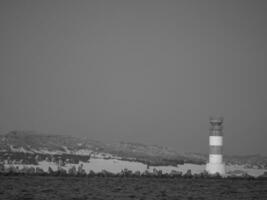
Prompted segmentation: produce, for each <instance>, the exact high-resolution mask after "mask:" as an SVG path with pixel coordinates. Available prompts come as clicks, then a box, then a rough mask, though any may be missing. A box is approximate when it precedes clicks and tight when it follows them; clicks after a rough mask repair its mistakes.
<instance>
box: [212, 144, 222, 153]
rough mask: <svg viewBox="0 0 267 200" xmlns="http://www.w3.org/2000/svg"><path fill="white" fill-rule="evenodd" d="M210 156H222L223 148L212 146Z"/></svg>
mask: <svg viewBox="0 0 267 200" xmlns="http://www.w3.org/2000/svg"><path fill="white" fill-rule="evenodd" d="M210 154H222V146H210Z"/></svg>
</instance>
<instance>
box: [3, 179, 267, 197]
mask: <svg viewBox="0 0 267 200" xmlns="http://www.w3.org/2000/svg"><path fill="white" fill-rule="evenodd" d="M0 199H1V200H5V199H8V200H15V199H17V200H21V199H28V200H30V199H38V200H43V199H49V200H50V199H51V200H52V199H55V200H59V199H64V200H70V199H76V200H78V199H79V200H85V199H88V200H89V199H98V200H108V199H117V200H120V199H123V200H128V199H140V200H141V199H143V200H145V199H147V200H151V199H155V200H156V199H157V200H158V199H166V200H178V199H191V200H192V199H203V200H204V199H205V200H206V199H207V200H209V199H210V200H214V199H223V200H227V199H231V200H237V199H242V200H243V199H249V200H251V199H262V200H266V199H267V180H231V179H184V178H179V179H170V178H126V177H123V178H119V177H113V178H111V177H110V178H106V177H105V178H104V177H93V178H91V177H90V178H87V177H35V176H14V177H8V176H1V177H0Z"/></svg>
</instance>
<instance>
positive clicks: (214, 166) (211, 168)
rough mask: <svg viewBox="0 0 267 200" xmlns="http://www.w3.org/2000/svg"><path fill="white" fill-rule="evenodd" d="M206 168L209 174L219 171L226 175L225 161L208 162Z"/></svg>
mask: <svg viewBox="0 0 267 200" xmlns="http://www.w3.org/2000/svg"><path fill="white" fill-rule="evenodd" d="M206 170H207V172H208V173H209V174H216V173H219V174H220V175H222V176H223V175H225V164H224V163H208V164H207V166H206Z"/></svg>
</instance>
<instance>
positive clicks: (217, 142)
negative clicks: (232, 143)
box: [209, 136, 223, 146]
mask: <svg viewBox="0 0 267 200" xmlns="http://www.w3.org/2000/svg"><path fill="white" fill-rule="evenodd" d="M209 140H210V146H222V145H223V137H222V136H210V137H209Z"/></svg>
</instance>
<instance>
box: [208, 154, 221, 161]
mask: <svg viewBox="0 0 267 200" xmlns="http://www.w3.org/2000/svg"><path fill="white" fill-rule="evenodd" d="M222 161H223V156H222V155H221V154H210V155H209V162H210V163H222Z"/></svg>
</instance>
